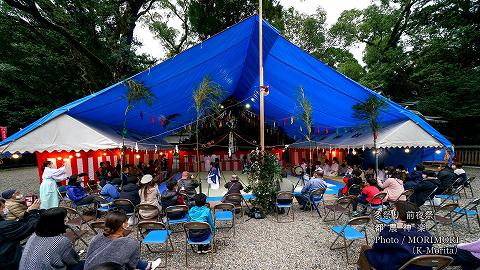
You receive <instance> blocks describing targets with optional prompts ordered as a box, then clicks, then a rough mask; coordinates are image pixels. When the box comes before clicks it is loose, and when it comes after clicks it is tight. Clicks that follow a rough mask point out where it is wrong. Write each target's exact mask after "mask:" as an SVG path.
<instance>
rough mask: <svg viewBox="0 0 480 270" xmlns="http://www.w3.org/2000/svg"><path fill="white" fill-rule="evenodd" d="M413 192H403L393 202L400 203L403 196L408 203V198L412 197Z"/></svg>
mask: <svg viewBox="0 0 480 270" xmlns="http://www.w3.org/2000/svg"><path fill="white" fill-rule="evenodd" d="M413 192H415V190H413V189H407V190H405V191H404V192H402V194H401V195H400V196H399V197H398V198H397V199H396V200H395V202H398V201H400V198H402V197H403V196H405V200H406V201H407V202H408V201H409V200H410V197H412V195H413Z"/></svg>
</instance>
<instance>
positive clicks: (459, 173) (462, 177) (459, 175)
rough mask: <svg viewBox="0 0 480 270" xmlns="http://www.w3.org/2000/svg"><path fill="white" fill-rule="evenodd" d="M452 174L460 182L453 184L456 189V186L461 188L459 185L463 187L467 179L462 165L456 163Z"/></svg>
mask: <svg viewBox="0 0 480 270" xmlns="http://www.w3.org/2000/svg"><path fill="white" fill-rule="evenodd" d="M453 172H454V173H455V175H456V176H457V178H460V180H459V181H458V182H457V183H455V186H457V187H458V186H461V185H465V184H466V182H467V180H468V177H467V173H466V172H465V170H464V169H463V164H462V163H458V164H457V165H456V167H455V170H454V171H453Z"/></svg>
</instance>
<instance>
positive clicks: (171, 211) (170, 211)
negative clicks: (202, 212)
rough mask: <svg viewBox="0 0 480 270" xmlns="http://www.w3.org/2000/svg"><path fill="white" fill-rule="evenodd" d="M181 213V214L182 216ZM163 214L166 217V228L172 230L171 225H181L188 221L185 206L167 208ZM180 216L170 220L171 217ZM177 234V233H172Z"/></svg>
mask: <svg viewBox="0 0 480 270" xmlns="http://www.w3.org/2000/svg"><path fill="white" fill-rule="evenodd" d="M182 213H183V214H182ZM165 214H166V216H167V228H168V229H169V230H172V225H175V224H183V223H185V222H188V221H189V220H190V217H189V216H188V207H187V206H186V205H174V206H169V207H167V208H166V209H165ZM176 215H181V217H179V218H174V219H172V218H171V217H172V216H176ZM172 232H179V231H172Z"/></svg>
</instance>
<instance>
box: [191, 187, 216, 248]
mask: <svg viewBox="0 0 480 270" xmlns="http://www.w3.org/2000/svg"><path fill="white" fill-rule="evenodd" d="M206 202H207V196H206V195H205V194H203V193H199V194H196V195H195V206H193V207H192V208H191V209H190V211H188V215H189V216H190V221H198V222H206V223H208V224H209V225H210V228H211V229H212V230H213V232H215V224H214V222H213V216H212V211H210V208H208V207H207V206H205V204H206ZM210 233H212V232H210V231H209V230H190V231H189V238H190V239H191V240H193V241H195V242H202V241H205V240H207V239H208V237H209V235H210ZM209 252H210V245H208V244H207V245H198V249H197V253H209Z"/></svg>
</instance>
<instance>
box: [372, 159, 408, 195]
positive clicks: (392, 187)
mask: <svg viewBox="0 0 480 270" xmlns="http://www.w3.org/2000/svg"><path fill="white" fill-rule="evenodd" d="M377 185H378V186H379V187H380V188H381V189H383V192H386V193H387V196H385V199H384V200H385V201H390V202H394V201H396V200H397V199H398V200H400V201H405V200H406V198H405V196H402V197H401V198H399V197H400V195H402V193H403V192H404V191H405V189H404V188H403V182H402V180H400V176H399V172H398V171H397V170H395V169H394V168H393V167H389V168H388V173H387V180H385V182H383V183H382V182H381V181H379V180H377Z"/></svg>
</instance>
